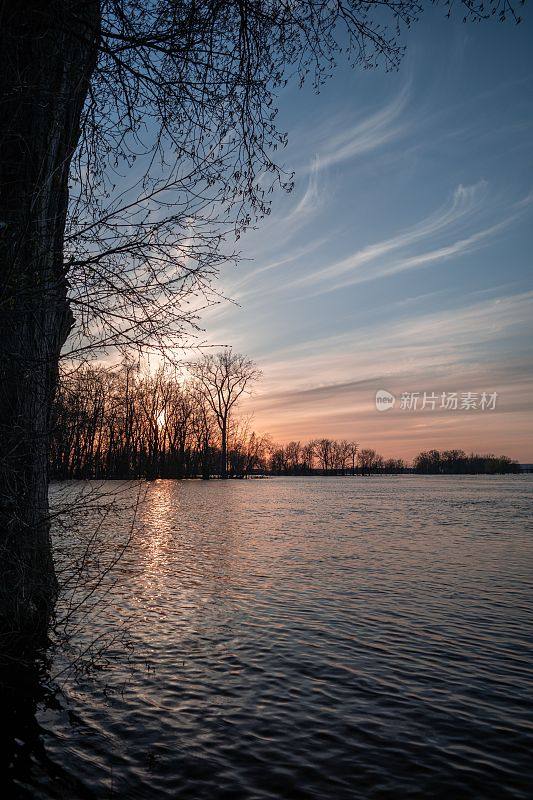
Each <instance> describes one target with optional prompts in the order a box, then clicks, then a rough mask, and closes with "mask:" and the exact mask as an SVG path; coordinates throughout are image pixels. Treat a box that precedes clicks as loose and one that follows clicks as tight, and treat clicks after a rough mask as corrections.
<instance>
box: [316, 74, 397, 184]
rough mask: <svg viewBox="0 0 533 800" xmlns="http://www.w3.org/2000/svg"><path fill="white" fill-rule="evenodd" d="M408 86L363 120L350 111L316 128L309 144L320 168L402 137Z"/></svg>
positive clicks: (352, 157)
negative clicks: (355, 118) (356, 117)
mask: <svg viewBox="0 0 533 800" xmlns="http://www.w3.org/2000/svg"><path fill="white" fill-rule="evenodd" d="M410 88H411V82H410V81H407V82H406V83H405V84H404V86H403V88H402V89H401V91H400V92H399V93H398V94H397V95H396V97H394V98H393V99H392V100H390V101H389V102H388V103H386V104H385V105H384V106H383V107H382V108H380V109H379V110H378V111H376V112H374V113H372V114H370V115H368V116H365V117H364V118H362V119H358V120H354V118H353V114H350V115H347V114H338V115H336V116H335V117H333V119H332V120H330V121H329V122H328V124H327V125H325V126H322V127H321V128H319V129H318V130H317V135H316V136H315V137H314V140H313V141H312V142H310V143H309V146H310V147H311V148H313V149H314V151H315V153H316V156H315V159H316V158H318V163H319V165H320V168H321V169H327V168H328V167H331V166H333V165H334V164H339V163H341V162H343V161H349V160H352V159H354V158H357V157H358V156H361V155H365V154H367V153H369V152H371V151H373V150H377V149H379V148H380V147H383V145H385V144H389V143H390V142H392V141H393V140H395V139H398V138H399V137H400V136H403V135H404V134H405V133H406V132H407V130H408V123H407V122H406V120H404V119H402V115H403V112H404V111H405V109H406V106H407V103H408V100H409V95H410ZM315 163H316V162H315ZM310 168H311V169H312V168H313V165H311V167H310Z"/></svg>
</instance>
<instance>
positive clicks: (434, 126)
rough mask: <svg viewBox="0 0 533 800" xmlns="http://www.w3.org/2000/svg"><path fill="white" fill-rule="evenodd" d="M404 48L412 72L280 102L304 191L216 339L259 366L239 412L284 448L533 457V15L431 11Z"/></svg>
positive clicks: (273, 223)
mask: <svg viewBox="0 0 533 800" xmlns="http://www.w3.org/2000/svg"><path fill="white" fill-rule="evenodd" d="M526 16H527V9H526ZM529 16H531V15H529ZM404 41H405V43H406V44H407V48H408V49H407V55H406V57H405V59H404V61H403V63H402V66H401V69H400V71H399V72H392V73H386V72H385V71H382V70H374V71H362V70H357V69H356V70H352V69H350V68H345V67H341V68H340V69H338V71H337V72H336V74H335V76H334V77H333V79H331V80H330V81H329V83H328V84H327V86H326V87H325V88H324V89H323V90H322V91H321V93H320V95H319V96H316V95H315V94H314V93H313V91H312V90H311V89H310V88H304V89H303V90H300V89H298V88H297V87H296V86H291V87H288V88H287V89H286V90H284V92H283V94H282V95H281V97H280V126H281V127H282V128H284V129H285V130H287V131H288V134H289V145H288V147H287V148H286V150H285V151H284V152H283V155H282V163H284V165H285V166H286V167H287V169H289V170H294V172H295V176H296V188H295V190H294V191H293V192H292V193H291V194H289V195H286V194H283V193H281V192H280V193H278V194H277V195H276V196H275V198H274V203H273V211H272V214H271V216H270V217H269V218H268V219H267V220H266V221H264V222H263V223H261V225H260V227H259V229H258V230H255V231H252V232H250V233H248V234H247V235H246V236H245V237H244V239H243V240H241V253H242V256H243V258H244V259H245V261H244V262H242V263H241V264H240V265H239V266H238V267H237V268H228V269H227V270H225V271H224V272H223V274H222V276H221V280H220V286H221V288H222V290H223V292H224V293H225V294H226V295H227V296H228V297H230V298H231V300H232V301H233V302H222V303H221V304H220V305H218V306H216V307H215V308H213V309H210V310H209V311H208V312H207V313H206V314H205V315H204V318H203V324H204V326H205V329H206V338H207V341H209V342H210V343H213V344H217V343H220V344H224V345H231V346H232V347H233V348H234V349H236V350H237V351H240V352H244V353H246V354H247V355H249V356H250V357H252V358H253V359H255V360H256V362H257V364H258V365H259V367H260V368H261V369H262V371H263V378H262V380H261V381H260V382H259V384H258V385H257V386H256V388H255V391H254V393H253V396H252V397H251V398H249V399H247V400H246V401H245V403H244V405H243V411H244V412H245V413H253V426H254V428H255V429H256V430H258V431H261V432H263V433H266V432H268V433H270V434H271V436H272V437H273V439H274V440H276V441H279V442H287V441H289V440H291V439H295V440H301V441H305V440H308V439H312V438H316V437H334V438H347V439H350V440H356V441H357V442H359V443H360V445H361V446H362V447H373V448H375V449H377V450H378V451H379V452H381V453H382V454H383V455H385V456H387V457H403V458H406V459H410V458H412V457H413V456H414V455H415V454H416V453H417V452H419V451H420V450H422V449H427V448H430V447H435V448H438V449H447V448H452V447H460V448H463V449H465V450H467V451H471V450H475V451H477V452H494V453H497V454H500V453H505V454H507V455H510V456H512V457H513V458H517V459H519V460H520V461H521V462H533V414H532V411H533V370H532V348H531V345H532V319H533V314H532V301H533V281H532V270H531V251H532V244H533V241H532V234H531V230H532V225H531V223H532V218H533V172H532V170H531V166H532V157H531V155H532V154H531V142H532V140H533V137H532V125H533V103H532V102H531V101H532V87H533V62H532V59H531V52H532V51H533V48H532V45H533V19H526V20H525V22H524V23H523V24H522V25H520V26H515V25H513V24H506V25H501V24H498V23H496V22H490V23H486V24H463V23H462V22H461V20H460V18H457V19H456V20H453V19H452V20H447V19H446V18H445V16H444V12H443V9H442V8H441V9H430V10H429V11H428V12H427V13H426V14H425V15H424V18H423V20H422V21H421V22H419V23H418V24H417V25H416V26H414V27H413V29H412V30H411V31H410V32H409V34H408V35H407V36H405V37H404ZM382 389H383V390H386V391H388V392H390V393H392V394H393V395H394V396H395V405H394V407H393V408H390V409H389V410H387V411H378V410H377V409H376V404H375V396H376V392H377V391H378V390H382ZM424 392H425V393H426V403H425V404H424V402H423V401H424ZM454 392H457V408H456V409H455V408H453V405H454V404H453V402H451V403H448V404H449V405H451V407H450V408H441V405H442V393H444V394H445V398H446V400H447V399H448V398H449V396H450V394H451V393H454ZM416 393H419V395H418V397H416ZM467 393H470V395H468V396H467V397H465V394H467ZM483 393H486V397H485V398H484V401H483V402H482V394H483ZM494 393H496V396H494ZM491 395H492V401H491V402H489V398H490V396H491ZM434 396H436V397H437V398H438V401H437V402H433V403H432V402H431V398H433V397H434ZM415 400H416V408H414V407H413V406H414V403H415ZM424 405H425V407H422V406H424ZM433 406H434V407H433ZM481 406H485V407H484V408H482V407H481ZM492 406H494V407H492Z"/></svg>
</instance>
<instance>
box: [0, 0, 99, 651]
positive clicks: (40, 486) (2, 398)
mask: <svg viewBox="0 0 533 800" xmlns="http://www.w3.org/2000/svg"><path fill="white" fill-rule="evenodd" d="M99 14H100V11H99V2H98V0H87V1H86V2H84V3H79V2H76V0H27V2H25V3H23V4H21V3H20V2H19V0H0V52H1V53H2V68H1V77H0V109H1V113H0V570H1V572H0V645H2V644H6V643H8V642H13V641H16V642H17V646H18V647H20V646H21V645H22V646H23V645H24V644H27V645H28V646H31V645H32V644H34V643H35V642H36V641H37V640H41V641H43V640H45V635H46V626H47V622H48V619H49V615H50V612H51V610H52V609H53V604H54V600H55V595H56V579H55V575H54V567H53V561H52V553H51V545H50V535H49V521H48V448H49V427H50V411H51V403H52V399H53V394H54V390H55V384H56V376H57V367H58V359H59V354H60V350H61V347H62V345H63V344H64V342H65V340H66V337H67V336H68V333H69V331H70V327H71V324H72V315H71V312H70V309H69V305H68V301H67V282H66V277H65V270H64V260H63V240H64V228H65V219H66V213H67V205H68V173H69V166H70V160H71V158H72V154H73V152H74V149H75V147H76V144H77V141H78V137H79V125H80V117H81V112H82V109H83V104H84V101H85V98H86V95H87V90H88V85H89V79H90V76H91V73H92V71H93V69H94V66H95V63H96V55H97V47H98V35H97V31H98V29H99Z"/></svg>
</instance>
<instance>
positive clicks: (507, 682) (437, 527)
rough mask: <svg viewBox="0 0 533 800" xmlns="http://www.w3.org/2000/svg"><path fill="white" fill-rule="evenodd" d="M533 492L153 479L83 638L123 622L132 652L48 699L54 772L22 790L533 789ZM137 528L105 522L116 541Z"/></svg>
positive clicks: (528, 486)
mask: <svg viewBox="0 0 533 800" xmlns="http://www.w3.org/2000/svg"><path fill="white" fill-rule="evenodd" d="M116 485H117V487H119V488H120V489H121V492H122V496H123V497H126V498H128V497H129V495H131V498H133V496H134V494H135V491H136V490H135V488H134V487H132V486H131V487H130V486H127V485H125V484H116ZM108 488H109V485H108ZM62 491H63V492H64V491H65V490H64V488H63V490H62ZM128 493H129V494H128ZM131 498H130V499H131ZM532 498H533V480H532V478H531V476H518V477H514V476H512V477H511V476H510V477H473V476H469V477H415V476H398V477H383V478H371V479H361V478H355V479H352V478H329V479H321V478H301V479H300V478H286V479H283V478H279V479H269V480H253V481H252V480H250V481H230V482H222V481H216V482H215V481H213V482H210V483H207V482H201V481H186V482H177V481H156V482H154V483H152V484H150V485H149V486H148V489H147V495H146V498H145V500H144V501H143V502H142V503H141V504H140V506H139V508H138V510H137V524H136V528H135V534H134V538H133V540H132V542H131V543H130V545H129V547H128V549H127V550H126V552H125V554H124V556H123V557H122V559H121V560H120V563H119V566H118V567H117V570H116V575H117V577H118V579H119V582H118V584H117V585H116V586H115V587H114V589H113V590H112V591H111V593H110V594H109V595H108V597H107V598H106V600H105V601H100V602H99V603H98V604H97V605H96V607H95V608H94V609H93V611H92V612H91V613H90V614H88V616H87V617H86V618H84V619H82V620H81V622H80V621H79V622H80V626H79V629H78V630H77V632H76V633H75V636H77V637H78V638H79V641H80V642H82V643H83V642H85V641H88V640H89V639H90V638H91V637H94V636H99V635H100V634H103V633H109V632H112V631H114V630H118V627H119V625H120V623H121V622H122V621H124V620H129V621H130V625H129V630H128V637H129V639H130V644H131V645H132V649H131V651H126V650H125V649H124V648H123V647H122V646H121V645H119V644H118V643H117V645H116V648H115V651H114V652H111V654H110V659H109V660H110V663H109V667H108V669H107V670H105V672H104V673H103V674H102V675H101V676H97V677H96V678H95V677H91V678H84V677H81V678H80V677H79V676H78V680H77V681H75V680H74V679H73V678H71V677H67V678H65V680H64V682H63V683H62V686H63V694H62V695H60V696H59V707H56V708H54V709H50V708H48V709H46V708H45V707H44V706H41V707H40V710H39V713H38V723H39V726H40V741H41V742H42V744H43V745H44V752H45V754H46V760H47V762H48V763H49V764H53V765H60V773H59V775H58V776H56V778H55V780H50V778H49V774H50V770H49V769H48V768H47V767H46V766H44V767H43V762H42V759H41V762H40V763H39V759H38V758H36V757H35V758H34V761H35V765H36V766H35V770H34V772H31V774H30V778H29V779H28V780H27V781H26V786H27V787H29V790H30V792H31V796H32V797H46V798H47V797H52V796H65V797H66V796H69V797H76V796H80V797H82V796H83V797H85V796H87V797H95V798H108V797H127V798H167V797H168V798H190V799H191V800H204V799H205V800H221V799H222V798H228V800H229V799H230V798H231V800H238V799H239V798H242V799H243V800H271V799H272V800H275V799H277V798H302V799H303V798H310V799H311V798H313V799H314V798H316V800H344V799H346V800H348V799H350V800H356V799H357V798H447V799H448V798H492V797H494V798H502V799H503V798H524V800H525V798H529V797H531V792H532V786H533V784H532V782H531V781H532V769H531V752H532V745H533V713H532V706H531V700H530V696H531V688H532V687H531V656H532V649H533V648H532V635H531V634H532V620H531V611H532V598H531V584H532V581H531V578H532V563H533V562H532V550H533V548H532V527H533V526H532V517H531V510H532ZM130 519H131V514H130V513H129V512H128V513H126V512H125V513H124V518H123V519H122V518H119V519H117V518H116V517H113V515H110V516H109V517H108V518H106V519H105V520H104V521H103V523H102V528H101V536H102V537H103V539H104V541H105V542H106V543H107V544H108V545H109V546H110V547H111V550H113V548H115V549H119V548H120V543H121V542H123V540H124V536H125V535H126V533H127V528H128V524H129V523H128V520H130ZM94 524H95V521H94V520H93V519H92V518H91V515H90V514H88V515H87V516H86V519H85V520H84V522H83V526H84V531H85V533H86V532H87V531H88V530H90V529H91V525H94ZM77 525H79V522H78V523H77ZM92 568H96V567H95V564H93V565H92ZM111 650H112V651H113V648H111ZM127 653H128V654H127ZM61 664H62V662H61V658H60V657H58V663H57V664H56V669H57V667H58V666H59V667H61ZM46 776H48V777H46ZM18 785H19V788H20V786H21V785H22V783H20V782H19V784H18ZM65 786H68V787H69V788H68V794H66V793H65V791H66V790H65V788H64V787H65ZM62 787H63V788H62ZM62 792H63V794H62Z"/></svg>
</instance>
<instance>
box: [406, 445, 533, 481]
mask: <svg viewBox="0 0 533 800" xmlns="http://www.w3.org/2000/svg"><path fill="white" fill-rule="evenodd" d="M413 468H414V470H415V472H418V473H420V474H422V475H465V474H466V475H480V474H483V475H502V474H505V473H509V472H510V473H517V472H520V471H521V469H520V464H519V463H518V461H514V460H513V459H512V458H509V457H508V456H494V455H492V454H489V455H479V454H478V453H471V454H470V455H467V454H466V453H465V451H464V450H442V451H439V450H427V451H423V452H421V453H419V454H418V455H417V456H416V458H415V459H414V461H413Z"/></svg>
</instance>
